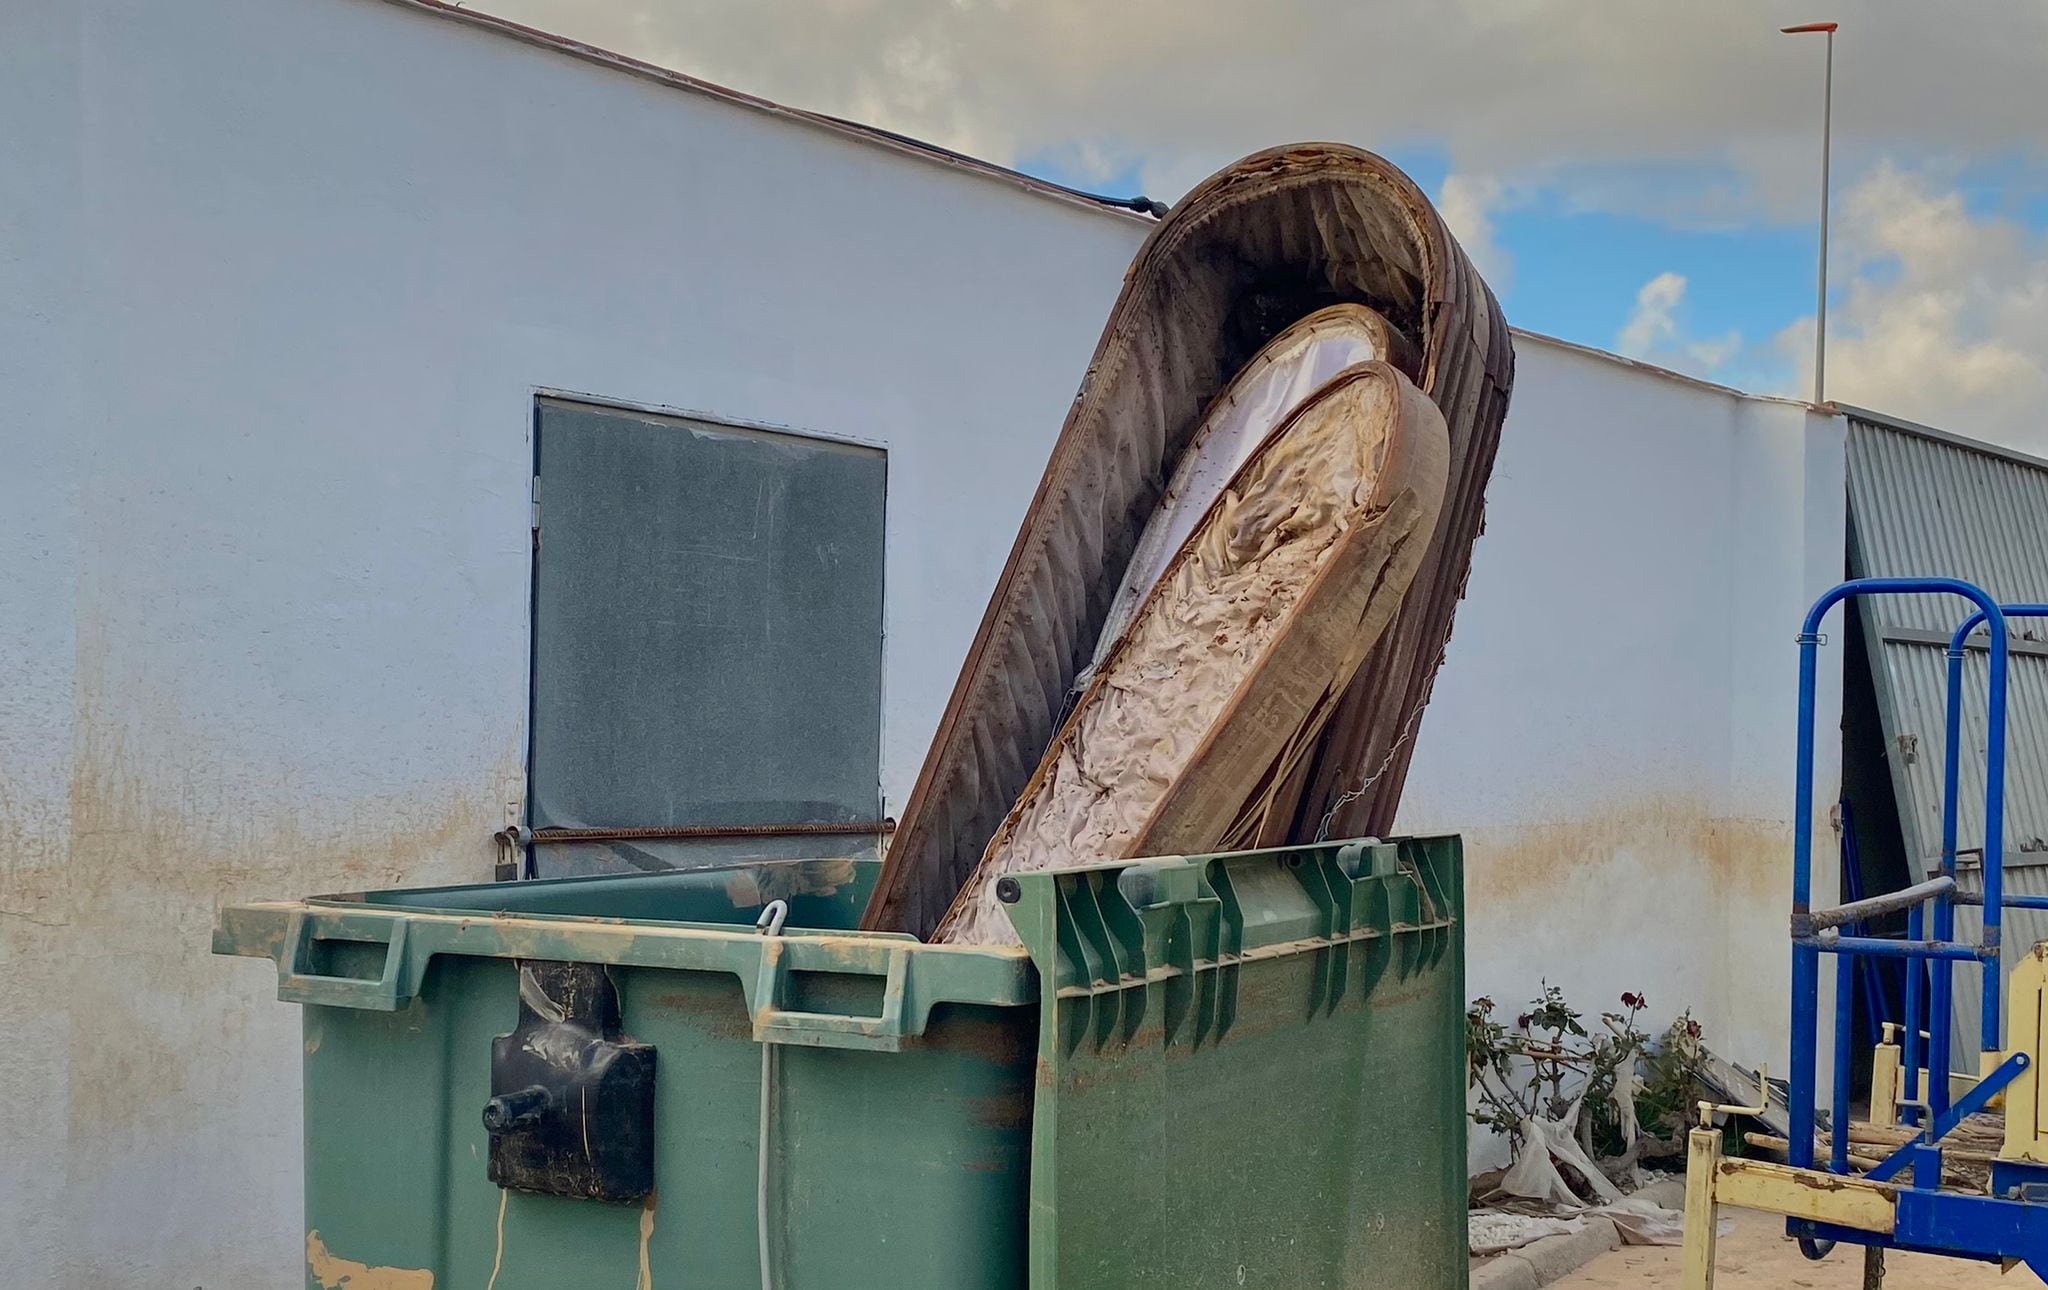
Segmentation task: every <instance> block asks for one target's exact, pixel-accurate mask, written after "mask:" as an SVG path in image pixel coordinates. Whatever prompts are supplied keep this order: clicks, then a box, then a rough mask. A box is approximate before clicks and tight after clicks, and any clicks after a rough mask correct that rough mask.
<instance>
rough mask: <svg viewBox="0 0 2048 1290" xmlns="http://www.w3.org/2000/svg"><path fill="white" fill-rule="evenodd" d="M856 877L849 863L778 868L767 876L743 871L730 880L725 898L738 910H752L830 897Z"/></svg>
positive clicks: (817, 862) (808, 863)
mask: <svg viewBox="0 0 2048 1290" xmlns="http://www.w3.org/2000/svg"><path fill="white" fill-rule="evenodd" d="M856 876H858V869H857V867H856V866H855V864H854V862H853V861H851V860H846V859H839V860H807V861H805V862H804V863H802V864H792V865H778V866H776V867H775V868H773V869H770V870H767V871H765V873H763V872H760V871H750V870H741V871H739V872H737V873H735V874H733V876H732V877H731V878H729V879H727V880H726V884H725V896H726V899H727V900H730V901H731V902H732V903H733V908H735V909H752V908H753V907H754V906H756V905H765V904H767V903H768V902H769V901H771V900H787V899H789V898H790V897H792V896H830V895H832V894H833V893H835V892H837V891H838V890H839V889H840V888H841V887H844V886H846V885H847V884H849V883H851V882H852V881H853V880H854V879H855V877H856Z"/></svg>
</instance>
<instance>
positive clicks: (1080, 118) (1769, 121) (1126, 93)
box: [473, 0, 2048, 223]
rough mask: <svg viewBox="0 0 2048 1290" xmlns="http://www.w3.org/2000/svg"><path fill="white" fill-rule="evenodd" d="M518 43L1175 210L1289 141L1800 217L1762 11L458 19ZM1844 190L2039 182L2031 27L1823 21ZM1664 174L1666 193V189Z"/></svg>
mask: <svg viewBox="0 0 2048 1290" xmlns="http://www.w3.org/2000/svg"><path fill="white" fill-rule="evenodd" d="M473 7H480V8H484V9H488V10H491V11H494V12H498V13H502V14H505V15H506V16H508V17H512V18H515V19H518V20H520V21H524V22H530V23H533V24H535V25H538V26H541V27H544V28H548V29H551V30H559V31H563V32H565V33H566V34H570V35H574V36H578V37H580V38H584V39H588V40H592V41H594V42H596V43H598V44H603V45H610V46H613V47H616V48H621V49H623V50H624V52H627V53H630V54H634V55H637V56H639V57H643V58H647V59H650V60H652V61H654V62H657V63H662V64H664V65H667V66H672V67H676V68H679V69H681V70H683V71H687V72H692V73H695V74H698V75H702V76H706V77H709V78H710V79H712V80H717V81H723V82H726V83H729V84H733V85H736V86H738V87H740V88H743V89H746V90H749V91H752V92H755V93H759V94H765V95H767V96H769V97H771V98H776V99H781V100H784V101H786V102H791V103H795V104H798V105H800V106H805V107H813V108H818V109H822V110H826V111H831V112H836V113H840V114H843V115H850V116H854V117H858V118H860V119H863V120H868V121H872V122H873V123H875V124H877V125H882V126H886V127H889V128H891V129H896V130H902V131H906V132H909V133H912V134H917V135H921V136H923V137H927V138H930V139H933V140H934V141H935V142H939V143H944V144H948V145H951V146H954V147H960V148H964V149H965V150H967V151H970V152H974V153H977V154H979V155H982V156H986V157H989V158H991V159H993V160H997V161H1004V162H1014V161H1016V160H1018V159H1019V158H1022V157H1033V156H1042V155H1046V154H1048V153H1054V152H1058V151H1059V150H1062V149H1069V148H1088V149H1093V150H1094V151H1095V153H1096V154H1097V155H1099V156H1100V157H1102V158H1104V159H1105V160H1106V166H1107V169H1108V170H1109V171H1110V172H1112V173H1113V172H1115V171H1121V170H1124V169H1128V168H1130V167H1133V166H1135V167H1137V168H1139V171H1140V174H1141V175H1142V177H1143V180H1144V184H1145V186H1146V187H1147V188H1148V189H1149V190H1150V191H1151V195H1153V196H1155V197H1160V198H1166V199H1171V198H1173V197H1176V196H1178V195H1179V193H1180V192H1181V191H1183V190H1184V189H1185V188H1186V187H1187V186H1188V184H1190V183H1191V182H1193V181H1194V180H1196V179H1198V178H1200V177H1201V176H1202V175H1204V174H1206V173H1208V172H1209V171H1210V170H1213V169H1214V168H1215V167H1217V166H1218V165H1220V164H1222V163H1224V162H1226V161H1228V160H1230V159H1231V158H1233V157H1235V156H1239V155H1241V154H1243V153H1244V152H1247V151H1249V150H1251V149H1253V148H1256V147H1261V146H1264V145H1267V144H1272V143H1278V142H1285V141H1289V140H1294V139H1305V138H1335V139H1343V140H1346V141H1348V142H1353V143H1358V144H1361V145H1363V146H1366V147H1379V148H1383V149H1388V148H1401V147H1406V146H1412V145H1415V144H1418V143H1423V144H1429V145H1433V146H1440V147H1442V148H1443V149H1444V150H1445V151H1446V152H1447V153H1448V155H1449V157H1450V160H1451V163H1452V167H1453V169H1454V170H1455V171H1457V172H1459V173H1465V174H1472V175H1488V176H1493V177H1495V178H1496V179H1498V180H1499V181H1500V182H1502V183H1506V184H1509V185H1511V186H1512V185H1527V184H1529V183H1532V182H1541V181H1543V180H1544V179H1546V178H1549V179H1562V178H1569V179H1570V180H1571V183H1570V189H1571V191H1572V194H1573V196H1574V198H1575V199H1576V200H1578V201H1580V202H1582V203H1586V204H1595V205H1598V206H1599V207H1600V208H1602V209H1610V210H1613V209H1623V210H1631V211H1637V212H1647V213H1651V214H1654V215H1657V216H1659V217H1662V218H1667V219H1672V220H1678V221H1700V222H1706V223H1717V222H1718V223H1726V222H1729V221H1731V220H1740V219H1744V218H1748V217H1751V216H1753V215H1755V214H1756V213H1757V212H1759V211H1763V212H1767V213H1769V214H1770V215H1771V216H1772V217H1773V218H1779V219H1783V218H1792V217H1797V216H1804V215H1806V214H1808V213H1809V212H1810V210H1811V206H1812V187H1813V186H1812V172H1813V163H1814V155H1813V154H1814V150H1815V146H1814V145H1815V143H1816V141H1817V140H1816V136H1817V133H1818V128H1819V121H1818V116H1819V106H1820V105H1819V102H1818V99H1819V89H1820V86H1819V71H1820V68H1819V61H1820V55H1821V49H1820V44H1819V41H1818V40H1817V38H1815V37H1811V36H1802V37H1790V36H1783V35H1780V34H1778V31H1777V28H1778V27H1779V26H1781V25H1783V23H1784V22H1785V21H1786V20H1787V19H1788V18H1790V17H1797V16H1799V15H1796V14H1792V13H1791V12H1790V11H1788V10H1786V9H1785V8H1784V7H1783V5H1782V4H1780V3H1778V2H1777V0H1715V2H1714V3H1694V4H1686V5H1659V6H1655V7H1654V8H1653V9H1650V10H1639V8H1638V7H1636V6H1619V5H1615V4H1611V3H1610V4H1590V3H1578V4H1559V3H1554V2H1545V0H1435V2H1433V3H1428V4H1419V3H1414V0H1407V2H1406V3H1398V2H1396V0H1356V2H1354V3H1350V4H1343V5H1337V4H1329V3H1327V2H1326V0H1268V2H1267V3H1263V4H1245V3H1243V2H1242V0H1120V2H1119V3H1116V4H1108V5H1105V4H1097V3H1091V2H1089V0H479V2H478V3H477V4H476V5H474V6H473ZM1829 16H1831V17H1834V18H1837V19H1839V20H1840V21H1841V22H1842V24H1843V30H1842V34H1841V35H1840V37H1839V38H1838V42H1837V62H1836V72H1837V75H1836V103H1835V126H1836V144H1837V148H1838V160H1839V161H1840V162H1841V163H1842V164H1843V168H1844V171H1845V173H1846V172H1848V171H1853V170H1856V169H1858V168H1860V167H1861V166H1863V165H1865V164H1867V163H1868V162H1869V161H1870V160H1872V159H1874V156H1875V150H1874V149H1871V148H1869V147H1868V146H1867V145H1868V143H1869V141H1874V140H1882V141H1883V143H1884V146H1885V147H1886V148H1887V149H1890V150H1892V151H1894V152H1896V153H1898V154H1899V155H1903V156H1908V157H1910V158H1914V159H1916V160H1918V159H1923V158H1932V157H1937V156H1941V155H1945V154H1962V155H1987V154H1993V153H2011V154H2013V155H2016V156H2020V157H2023V158H2026V159H2028V160H2029V161H2030V163H2031V164H2043V163H2048V131H2044V130H2043V129H2042V128H2041V104H2040V69H2041V67H2042V66H2044V65H2048V5H2042V4H2040V3H2038V0H1975V3H1973V4H1972V5H1971V6H1970V12H1969V15H1968V20H1967V21H1965V20H1962V19H1959V17H1958V15H1957V13H1956V12H1955V11H1954V9H1953V8H1952V7H1950V6H1944V5H1918V4H1900V3H1897V0H1833V3H1832V7H1831V8H1830V9H1829ZM1644 163H1651V164H1653V165H1655V166H1668V167H1675V166H1684V167H1689V168H1691V169H1692V173H1691V174H1690V175H1689V176H1687V177H1685V178H1683V179H1680V178H1679V177H1678V176H1676V175H1675V174H1674V172H1673V171H1672V170H1668V169H1667V170H1663V171H1658V172H1656V173H1650V172H1646V171H1645V170H1643V169H1642V166H1643V165H1644Z"/></svg>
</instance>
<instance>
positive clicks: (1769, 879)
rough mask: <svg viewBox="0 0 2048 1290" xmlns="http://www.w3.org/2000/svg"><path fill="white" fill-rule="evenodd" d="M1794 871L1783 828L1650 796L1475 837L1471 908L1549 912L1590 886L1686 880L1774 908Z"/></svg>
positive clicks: (1470, 854) (1469, 869)
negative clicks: (1679, 875)
mask: <svg viewBox="0 0 2048 1290" xmlns="http://www.w3.org/2000/svg"><path fill="white" fill-rule="evenodd" d="M1791 864H1792V830H1791V827H1790V825H1789V824H1787V823H1785V822H1783V821H1779V820H1769V819H1751V818H1744V817H1733V816H1726V815H1716V814H1715V813H1714V812H1713V809H1712V808H1711V807H1710V806H1709V805H1708V804H1706V803H1705V802H1701V801H1695V800H1688V799H1685V798H1680V797H1649V798H1641V799H1635V800H1626V801H1620V802H1616V803H1613V804H1611V805H1607V806H1604V807H1602V808H1601V809H1599V810H1598V811H1597V812H1593V813H1589V814H1588V815H1586V816H1584V817H1581V818H1577V819H1571V820H1563V821H1558V822H1555V823H1541V824H1521V825H1510V826H1503V827H1494V828H1482V829H1475V830H1472V831H1470V832H1469V833H1468V834H1467V835H1466V876H1465V885H1466V895H1467V900H1468V902H1469V903H1473V904H1477V903H1480V902H1514V903H1521V904H1526V903H1530V902H1536V903H1549V902H1551V901H1553V900H1556V899H1559V898H1561V897H1565V896H1567V895H1568V893H1569V892H1570V891H1571V889H1572V888H1574V887H1576V886H1577V885H1579V884H1581V883H1583V882H1586V881H1606V880H1609V879H1614V878H1621V879H1625V880H1630V881H1648V880H1653V879H1654V878H1656V877H1657V876H1659V875H1660V874H1669V873H1672V872H1674V871H1683V872H1684V873H1685V874H1686V876H1688V877H1695V876H1696V877H1698V878H1700V879H1701V880H1703V881H1704V883H1705V884H1706V885H1707V886H1708V887H1709V888H1710V889H1711V890H1712V891H1713V892H1714V893H1715V894H1716V895H1717V896H1722V897H1736V898H1743V899H1748V898H1756V899H1771V898H1776V897H1783V896H1784V895H1785V894H1786V892H1787V891H1788V890H1789V888H1788V887H1787V886H1786V884H1787V883H1788V882H1789V881H1790V875H1791Z"/></svg>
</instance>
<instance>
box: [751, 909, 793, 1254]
mask: <svg viewBox="0 0 2048 1290" xmlns="http://www.w3.org/2000/svg"><path fill="white" fill-rule="evenodd" d="M788 917H789V902H788V901H785V900H772V901H770V902H768V907H767V908H765V909H763V910H762V911H761V916H760V917H759V918H757V919H755V920H754V927H755V930H757V931H759V932H760V933H761V934H762V935H763V936H780V935H782V924H783V921H784V920H785V919H787V918H788ZM761 952H762V953H763V954H767V953H769V952H770V951H768V950H766V949H763V950H762V951H761ZM754 1006H755V1007H756V1008H757V1009H759V1008H772V1007H774V1006H775V1001H774V1000H773V999H757V1000H755V1003H754ZM774 1104H775V1045H774V1044H772V1043H770V1042H768V1041H767V1040H765V1039H764V1040H762V1041H761V1130H760V1136H759V1138H758V1139H757V1141H759V1143H760V1144H761V1145H760V1156H761V1163H760V1169H759V1171H758V1172H757V1173H756V1175H755V1179H754V1229H755V1231H756V1232H757V1233H759V1235H760V1241H761V1290H775V1270H774V1265H773V1263H772V1262H771V1261H770V1260H769V1257H768V1146H769V1142H768V1112H769V1108H771V1107H772V1106H773V1105H774Z"/></svg>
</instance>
